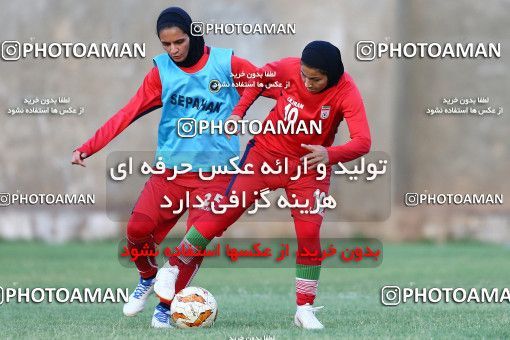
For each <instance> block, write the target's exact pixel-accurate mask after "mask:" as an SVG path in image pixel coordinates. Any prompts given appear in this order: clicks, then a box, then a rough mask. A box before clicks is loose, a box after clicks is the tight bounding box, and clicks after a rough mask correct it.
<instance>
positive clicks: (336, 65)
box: [301, 40, 344, 89]
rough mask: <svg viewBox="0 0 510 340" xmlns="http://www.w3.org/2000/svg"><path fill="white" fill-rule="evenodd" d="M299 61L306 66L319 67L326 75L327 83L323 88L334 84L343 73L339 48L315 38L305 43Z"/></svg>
mask: <svg viewBox="0 0 510 340" xmlns="http://www.w3.org/2000/svg"><path fill="white" fill-rule="evenodd" d="M301 61H302V62H303V63H304V64H305V65H306V66H308V67H312V68H316V69H319V70H321V71H322V72H324V73H325V74H326V75H327V76H328V85H327V86H326V88H325V89H328V88H330V87H332V86H335V85H336V84H337V83H338V81H339V80H340V77H341V76H342V74H344V64H343V63H342V56H341V55H340V50H339V49H338V48H337V47H336V46H335V45H333V44H331V43H329V42H327V41H320V40H316V41H312V42H311V43H309V44H308V45H306V47H305V48H304V50H303V53H302V55H301Z"/></svg>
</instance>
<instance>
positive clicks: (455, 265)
mask: <svg viewBox="0 0 510 340" xmlns="http://www.w3.org/2000/svg"><path fill="white" fill-rule="evenodd" d="M117 247H118V245H117V244H116V243H115V242H101V243H73V244H67V245H46V244H41V243H21V242H15V243H10V242H0V286H2V287H4V288H5V287H23V288H24V287H68V288H74V287H89V288H96V287H102V288H107V287H111V288H117V287H128V288H129V289H130V291H131V290H132V289H133V288H134V286H135V283H136V281H137V274H136V271H135V270H134V269H133V268H131V269H130V268H125V267H123V266H121V265H120V264H119V261H118V259H117V252H116V251H117ZM509 273H510V248H508V247H505V246H497V245H483V244H477V243H455V244H447V245H432V244H426V243H420V244H402V245H387V244H385V245H384V260H383V262H382V265H381V266H380V267H378V268H367V269H345V268H344V269H338V268H336V269H329V268H328V269H324V270H323V272H322V273H321V279H320V285H319V295H318V298H317V300H316V305H324V306H325V308H324V309H323V310H321V311H320V312H319V313H318V314H317V315H318V317H319V319H320V320H321V321H322V322H323V323H324V325H325V327H326V328H325V329H324V330H323V331H312V332H310V331H303V330H300V329H298V328H296V327H294V326H293V323H292V319H293V314H294V311H295V306H294V299H295V297H294V271H293V269H289V268H285V269H284V268H281V269H260V268H257V269H228V268H227V269H225V268H222V269H216V268H204V269H202V270H201V271H200V272H199V274H198V275H197V277H196V278H195V280H194V281H193V284H192V285H194V286H202V287H204V288H206V289H208V290H209V291H210V292H212V293H213V295H214V296H215V297H216V300H217V301H218V305H219V316H218V319H217V321H216V324H215V325H214V327H213V328H210V329H190V330H176V329H174V330H156V329H151V328H150V327H149V325H150V319H151V316H152V312H153V307H154V306H155V305H156V303H157V302H156V299H155V298H151V299H150V302H149V304H148V307H147V308H146V310H144V311H143V312H142V313H141V314H140V315H138V316H136V317H132V318H127V317H124V316H123V315H122V304H76V303H72V304H69V303H68V304H57V303H51V304H49V303H41V304H24V303H23V304H16V303H12V302H11V303H9V304H3V305H0V337H1V338H2V339H6V338H7V339H8V338H30V339H32V338H46V339H49V338H59V339H60V338H62V339H68V338H88V339H90V338H118V339H126V338H132V339H135V338H150V337H157V338H170V337H171V338H186V339H230V338H237V339H240V338H241V337H243V338H244V339H246V338H253V339H256V338H259V339H263V338H264V336H266V338H267V337H268V336H271V337H274V338H275V339H294V338H302V339H310V338H329V339H338V338H351V339H360V338H362V339H365V338H367V339H379V338H414V339H422V338H449V339H452V338H453V339H457V338H473V337H474V338H487V339H494V338H501V339H503V338H510V304H508V303H503V304H476V303H464V304H454V303H437V304H412V303H407V304H403V305H400V306H397V307H385V306H383V305H382V304H381V302H380V289H381V288H382V287H383V286H385V285H400V286H402V287H410V286H415V287H420V288H421V287H464V288H471V287H478V288H481V287H487V288H492V287H498V288H504V287H510V274H509Z"/></svg>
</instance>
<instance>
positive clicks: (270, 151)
mask: <svg viewBox="0 0 510 340" xmlns="http://www.w3.org/2000/svg"><path fill="white" fill-rule="evenodd" d="M259 73H261V74H264V83H266V84H268V83H273V82H276V81H277V82H279V83H280V84H286V85H285V88H283V87H282V88H281V90H280V91H279V92H278V93H277V94H275V95H274V97H273V98H274V99H276V105H275V107H274V108H273V109H272V110H271V112H270V113H269V115H268V116H267V118H266V120H265V121H264V124H268V122H269V121H271V122H272V123H273V125H275V126H276V122H278V121H284V122H288V123H296V122H298V121H300V120H301V121H306V122H309V121H315V122H317V123H318V122H320V123H321V126H322V131H321V133H320V134H317V133H315V134H305V133H299V134H292V135H290V134H272V133H266V134H261V135H257V136H256V137H255V138H254V139H253V140H251V141H250V142H249V143H248V147H247V149H246V152H245V155H244V156H243V162H242V164H241V166H240V167H241V168H242V167H243V166H245V165H246V164H252V165H253V170H254V172H255V174H254V175H247V174H238V175H235V176H234V177H233V179H232V180H231V182H230V185H229V191H228V192H229V194H228V195H233V193H234V192H235V193H236V194H237V195H238V196H239V195H241V193H244V194H245V195H246V204H245V205H244V206H240V207H235V208H229V209H227V211H226V212H225V213H224V214H221V215H214V214H213V213H211V212H210V213H206V214H204V215H202V216H201V217H200V218H199V219H198V220H197V221H196V222H195V223H194V224H193V226H192V227H191V228H190V230H189V231H188V233H187V234H186V236H185V238H184V239H183V241H182V243H181V246H182V247H185V248H191V249H194V250H199V249H204V248H205V247H206V246H207V244H208V243H209V242H210V240H212V239H213V238H214V237H217V236H219V235H221V234H222V233H223V231H225V230H226V229H227V228H228V227H229V226H230V225H231V224H232V223H234V222H235V221H236V220H237V219H238V218H239V217H240V216H241V215H242V213H243V212H244V211H245V210H246V209H247V208H249V207H250V205H251V204H252V203H254V202H255V200H256V199H257V197H258V196H257V195H256V194H255V193H256V192H257V193H260V191H261V190H262V189H265V188H269V189H271V190H275V189H277V188H284V189H285V191H286V194H287V197H289V198H290V197H292V198H293V199H296V200H297V201H299V202H306V200H308V202H309V205H308V208H306V209H302V208H300V209H297V208H293V209H292V211H291V213H292V217H293V219H294V226H295V231H296V236H297V241H298V253H303V251H302V249H304V248H306V249H308V250H309V251H312V252H314V251H318V252H319V253H320V250H321V249H320V238H319V230H320V226H321V224H322V220H323V215H324V211H323V210H317V209H315V208H314V205H315V203H316V200H317V197H324V195H327V194H328V193H329V183H330V175H331V165H332V164H335V163H337V162H349V161H351V160H354V159H356V158H358V157H360V156H362V155H364V154H366V153H367V152H368V151H369V150H370V145H371V138H370V131H369V127H368V122H367V119H366V115H365V108H364V105H363V100H362V98H361V95H360V93H359V91H358V89H357V87H356V84H355V83H354V81H353V79H352V78H351V76H350V75H349V74H347V73H346V72H344V67H343V64H342V60H341V55H340V51H339V49H338V48H337V47H335V46H334V45H332V44H331V43H329V42H325V41H313V42H311V43H309V44H308V45H307V46H306V47H305V48H304V50H303V53H302V56H301V58H285V59H282V60H280V61H276V62H273V63H269V64H267V65H266V66H264V67H263V68H262V69H261V72H259ZM261 92H262V88H261V87H253V88H250V89H247V90H246V91H245V92H244V93H243V95H242V97H241V99H240V101H239V103H238V104H237V106H236V107H235V109H234V110H233V112H232V116H231V119H233V120H239V119H240V118H241V117H243V116H244V114H245V112H246V111H247V109H248V108H249V107H250V106H251V105H252V104H253V102H254V101H255V100H256V98H257V97H258V96H259V95H260V93H261ZM344 119H345V120H346V122H347V126H348V129H349V133H350V138H351V139H350V141H348V142H347V143H345V144H343V145H339V146H332V144H333V140H334V138H335V134H336V132H337V129H338V126H339V124H340V122H341V121H342V120H344ZM284 158H287V160H288V164H289V171H288V173H287V174H283V175H279V174H278V175H272V174H271V175H263V174H261V172H260V167H261V164H262V163H263V162H266V163H268V164H270V165H272V166H273V167H274V165H275V164H278V162H280V164H283V162H284ZM305 160H306V161H307V163H308V166H309V169H310V171H308V173H307V174H304V175H303V174H302V175H301V176H300V177H299V178H298V179H295V180H291V178H295V177H297V176H296V172H297V169H298V167H299V166H300V164H302V163H303V162H304V161H305ZM319 164H323V166H322V167H325V169H326V176H325V178H323V179H317V177H318V176H319V173H318V172H317V166H318V165H319ZM257 170H258V171H257ZM318 194H319V195H318ZM223 201H224V202H229V199H228V197H226V198H224V200H223ZM197 259H198V257H186V256H179V257H171V258H170V260H169V262H167V263H166V264H165V265H164V266H163V268H161V269H160V270H159V272H158V276H157V278H158V279H157V282H156V286H155V291H156V293H157V294H158V295H159V296H161V297H164V298H166V299H171V298H172V297H173V295H174V294H175V284H174V283H175V280H176V279H177V278H178V277H179V275H180V271H183V270H184V271H186V268H187V266H189V265H192V264H193V263H195V261H197ZM320 269H321V260H320V259H311V258H310V257H303V256H300V255H298V256H297V259H296V302H297V311H296V314H295V317H294V322H295V324H296V325H297V326H298V327H302V328H305V329H321V328H323V325H322V324H321V322H320V321H319V320H318V319H317V318H316V317H315V311H316V310H317V309H318V307H313V306H312V305H313V302H314V299H315V296H316V294H317V287H318V280H319V274H320Z"/></svg>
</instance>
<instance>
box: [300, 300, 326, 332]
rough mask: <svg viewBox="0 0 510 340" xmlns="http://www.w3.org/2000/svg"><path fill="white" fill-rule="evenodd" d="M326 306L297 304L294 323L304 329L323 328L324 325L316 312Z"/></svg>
mask: <svg viewBox="0 0 510 340" xmlns="http://www.w3.org/2000/svg"><path fill="white" fill-rule="evenodd" d="M321 308H324V306H320V307H313V306H311V305H310V304H309V303H307V304H306V305H302V306H297V310H296V315H295V316H294V324H295V325H296V326H298V327H300V328H303V329H323V328H324V325H323V324H322V323H321V322H320V321H319V320H318V319H317V317H316V316H315V312H317V311H318V310H319V309H321Z"/></svg>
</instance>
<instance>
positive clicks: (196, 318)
mask: <svg viewBox="0 0 510 340" xmlns="http://www.w3.org/2000/svg"><path fill="white" fill-rule="evenodd" d="M170 315H171V316H172V320H173V321H174V323H175V325H176V326H177V327H179V328H191V327H211V326H212V325H213V324H214V321H215V320H216V316H218V304H217V303H216V300H215V299H214V296H212V294H211V293H209V292H208V291H207V290H205V289H204V288H200V287H187V288H184V289H183V290H181V291H180V292H179V293H177V294H175V296H174V299H173V300H172V304H171V305H170Z"/></svg>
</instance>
